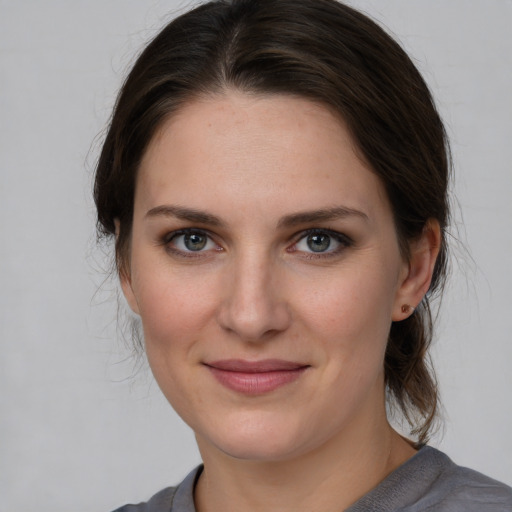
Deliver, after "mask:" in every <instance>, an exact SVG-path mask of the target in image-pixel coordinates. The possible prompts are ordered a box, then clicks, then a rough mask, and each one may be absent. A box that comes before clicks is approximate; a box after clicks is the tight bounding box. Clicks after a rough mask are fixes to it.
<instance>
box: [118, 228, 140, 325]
mask: <svg viewBox="0 0 512 512" xmlns="http://www.w3.org/2000/svg"><path fill="white" fill-rule="evenodd" d="M114 224H115V227H116V240H117V239H118V237H119V233H120V231H121V223H120V222H119V219H117V218H116V219H114ZM119 282H120V284H121V289H122V290H123V295H124V298H125V299H126V302H127V303H128V306H130V309H131V310H132V311H133V312H134V313H136V314H137V315H139V314H140V313H139V306H138V304H137V299H136V298H135V294H134V293H133V288H132V278H131V271H130V268H129V266H128V265H123V266H122V267H120V268H119Z"/></svg>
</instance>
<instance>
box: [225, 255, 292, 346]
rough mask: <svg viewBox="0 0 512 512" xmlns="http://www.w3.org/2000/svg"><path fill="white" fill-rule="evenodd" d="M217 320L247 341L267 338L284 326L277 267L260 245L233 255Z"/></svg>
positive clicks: (286, 322)
mask: <svg viewBox="0 0 512 512" xmlns="http://www.w3.org/2000/svg"><path fill="white" fill-rule="evenodd" d="M229 272H230V276H229V286H227V288H226V293H225V300H224V301H223V304H222V306H221V311H220V317H219V320H220V323H221V325H222V327H223V328H224V329H227V330H229V331H231V332H234V333H236V334H237V335H238V336H239V337H240V338H241V339H243V340H246V341H258V340H261V339H263V338H265V339H266V338H268V337H269V335H270V334H275V333H277V332H280V331H282V330H284V329H286V327H287V325H288V322H289V318H288V316H289V315H288V310H287V309H288V308H287V304H286V301H285V300H284V297H283V295H282V293H281V292H282V290H281V289H280V287H279V281H280V275H279V274H280V268H279V264H278V262H277V261H275V258H273V257H272V255H271V254H270V253H269V252H268V251H265V250H263V249H262V248H258V247H254V246H252V247H251V246H249V247H247V248H246V249H244V250H241V251H239V252H238V254H237V255H236V256H234V257H233V260H232V262H231V265H230V268H229Z"/></svg>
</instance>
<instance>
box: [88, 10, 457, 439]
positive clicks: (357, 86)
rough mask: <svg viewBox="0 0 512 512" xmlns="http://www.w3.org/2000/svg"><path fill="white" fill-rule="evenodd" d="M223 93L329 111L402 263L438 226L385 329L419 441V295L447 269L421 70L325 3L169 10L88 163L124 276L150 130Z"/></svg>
mask: <svg viewBox="0 0 512 512" xmlns="http://www.w3.org/2000/svg"><path fill="white" fill-rule="evenodd" d="M229 89H231V90H238V91H242V92H244V93H247V94H259V95H268V94H285V95H295V96H298V97H303V98H307V99H310V100H312V101H315V102H317V103H321V104H322V105H324V106H326V107H327V108H328V109H330V110H331V111H333V112H335V113H337V114H338V115H339V116H340V117H341V118H342V119H343V120H344V122H345V123H346V125H347V126H348V129H349V130H350V133H351V135H352V137H353V139H354V141H355V144H356V146H357V150H358V151H359V152H360V154H361V155H362V156H363V157H364V159H365V160H366V162H367V163H368V164H369V166H370V168H371V170H372V171H373V172H374V173H375V174H376V175H377V176H379V178H380V180H381V182H382V184H383V185H384V187H385V190H386V192H387V195H388V198H389V201H390V203H391V207H392V210H393V215H394V220H395V226H396V232H397V235H398V240H399V244H400V248H401V251H402V255H403V257H404V258H407V257H408V247H409V243H410V242H411V241H413V240H414V239H416V238H417V237H419V236H420V235H421V234H422V232H423V230H424V229H425V227H426V223H427V221H428V220H429V219H435V220H437V221H438V222H439V224H440V226H441V247H440V253H439V256H438V258H437V261H436V265H435V269H434V273H433V279H432V283H431V286H430V290H429V293H428V294H427V296H426V297H425V298H424V299H423V301H422V302H421V304H420V305H419V306H418V308H417V309H416V311H415V312H414V314H412V315H411V316H410V317H409V318H407V319H405V320H403V321H401V322H394V323H393V324H392V326H391V331H390V334H389V341H388V346H387V351H386V356H385V382H386V389H387V393H388V399H389V400H391V401H392V402H393V403H394V404H397V405H398V407H399V409H400V410H401V411H402V413H403V414H404V416H405V418H406V419H407V420H408V421H409V423H410V425H411V427H412V432H413V433H414V434H415V435H417V438H418V440H419V442H424V441H426V439H427V437H428V432H429V429H430V428H431V426H432V422H433V420H434V418H435V415H436V410H437V403H438V393H437V386H436V383H435V379H434V376H433V373H432V370H431V367H430V365H429V359H428V355H427V349H428V347H429V344H430V342H431V338H432V315H431V310H430V305H429V298H432V295H433V294H434V293H435V292H436V291H439V290H441V289H442V286H443V283H444V279H445V273H446V250H447V249H446V235H445V228H446V226H447V222H448V216H449V209H448V199H447V187H448V181H449V173H450V158H449V148H448V143H447V139H446V135H445V130H444V127H443V124H442V121H441V119H440V117H439V115H438V112H437V110H436V107H435V105H434V102H433V100H432V97H431V94H430V92H429V90H428V87H427V85H426V84H425V82H424V80H423V79H422V77H421V75H420V73H419V72H418V70H417V69H416V67H415V66H414V64H413V63H412V62H411V60H410V59H409V57H408V56H407V55H406V53H405V52H404V51H403V49H402V48H401V47H400V46H399V45H398V44H397V43H396V42H395V41H394V40H393V39H392V38H391V37H390V36H388V35H387V34H386V33H385V32H384V30H382V29H381V28H380V27H379V26H378V25H377V24H376V23H375V22H373V21H372V20H370V19H369V18H368V17H366V16H364V15H363V14H361V13H359V12H358V11H356V10H354V9H352V8H350V7H348V6H346V5H344V4H342V3H339V2H337V1H335V0H218V1H212V2H207V3H205V4H203V5H200V6H199V7H197V8H195V9H193V10H191V11H190V12H188V13H186V14H184V15H182V16H180V17H178V18H177V19H175V20H174V21H172V22H171V23H169V24H168V25H167V26H166V27H165V28H164V29H163V30H162V31H161V32H160V33H159V34H158V35H157V36H156V37H155V38H154V39H153V41H151V43H150V44H149V45H148V46H147V47H146V48H145V50H144V51H143V52H142V53H141V55H140V56H139V58H138V59H137V61H136V63H135V65H134V66H133V69H132V70H131V72H130V74H129V75H128V77H127V79H126V81H125V83H124V85H123V87H122V89H121V91H120V94H119V97H118V99H117V103H116V105H115V109H114V112H113V116H112V120H111V124H110V127H109V130H108V132H107V135H106V139H105V142H104V146H103V149H102V152H101V155H100V158H99V161H98V165H97V170H96V181H95V188H94V197H95V201H96V206H97V212H98V232H99V234H100V236H112V235H113V234H114V232H115V225H114V221H115V219H119V221H120V232H119V233H118V236H117V240H116V262H117V268H118V271H119V272H121V273H123V272H126V271H127V262H128V258H129V240H130V234H131V227H132V216H133V207H134V191H135V183H136V178H137V170H138V168H139V164H140V162H141V159H142V157H143V155H144V153H145V150H146V148H147V147H148V144H149V142H150V141H151V139H152V137H153V135H154V134H155V131H156V130H157V129H158V128H159V127H160V126H161V125H162V123H163V122H164V120H166V119H167V118H168V117H169V116H172V115H173V114H174V113H175V112H177V111H178V110H179V109H180V108H181V107H183V106H184V104H185V103H188V102H190V101H191V100H193V99H194V98H195V97H201V96H204V95H212V94H213V95H215V94H222V93H223V92H225V91H227V90H229Z"/></svg>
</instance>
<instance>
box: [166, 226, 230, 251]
mask: <svg viewBox="0 0 512 512" xmlns="http://www.w3.org/2000/svg"><path fill="white" fill-rule="evenodd" d="M165 244H166V246H167V247H168V248H169V250H171V251H172V252H175V253H185V254H187V253H188V254H190V253H200V252H206V251H211V250H220V247H219V246H218V245H217V244H216V243H215V242H214V241H213V240H212V239H211V238H210V236H209V235H208V233H206V232H204V231H200V230H195V229H187V230H181V231H175V232H174V233H171V234H170V235H168V236H167V237H166V240H165Z"/></svg>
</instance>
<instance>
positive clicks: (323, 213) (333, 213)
mask: <svg viewBox="0 0 512 512" xmlns="http://www.w3.org/2000/svg"><path fill="white" fill-rule="evenodd" d="M347 217H359V218H361V219H363V220H364V221H366V222H368V221H369V218H368V215H366V213H364V212H362V211H360V210H355V209H354V208H346V207H344V206H336V207H333V208H325V209H321V210H311V211H307V212H298V213H292V214H291V215H286V216H285V217H283V218H282V219H281V220H280V221H279V222H278V224H277V226H278V227H279V228H283V227H284V228H290V227H294V226H297V225H300V224H311V223H314V222H325V221H332V220H338V219H345V218H347Z"/></svg>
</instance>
